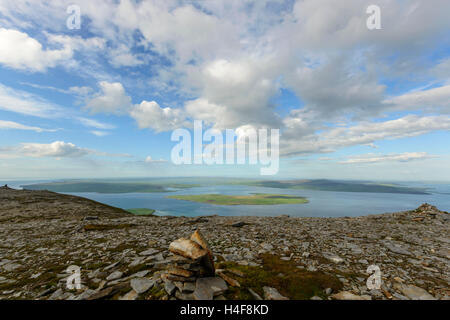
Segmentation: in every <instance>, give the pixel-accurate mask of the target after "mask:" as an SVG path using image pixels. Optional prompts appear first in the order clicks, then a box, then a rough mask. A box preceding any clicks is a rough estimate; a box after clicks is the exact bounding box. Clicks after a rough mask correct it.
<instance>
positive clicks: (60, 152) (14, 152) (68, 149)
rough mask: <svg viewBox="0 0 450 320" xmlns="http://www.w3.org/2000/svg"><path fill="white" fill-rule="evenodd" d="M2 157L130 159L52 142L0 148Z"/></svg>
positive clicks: (116, 154) (62, 142)
mask: <svg viewBox="0 0 450 320" xmlns="http://www.w3.org/2000/svg"><path fill="white" fill-rule="evenodd" d="M0 152H2V154H1V155H2V156H3V157H8V158H19V157H31V158H46V157H49V158H57V159H62V158H82V157H85V156H88V155H92V156H101V157H130V155H129V154H124V153H108V152H103V151H98V150H93V149H87V148H82V147H79V146H77V145H75V144H73V143H70V142H64V141H54V142H51V143H31V142H24V143H21V144H20V145H19V146H13V147H4V148H0Z"/></svg>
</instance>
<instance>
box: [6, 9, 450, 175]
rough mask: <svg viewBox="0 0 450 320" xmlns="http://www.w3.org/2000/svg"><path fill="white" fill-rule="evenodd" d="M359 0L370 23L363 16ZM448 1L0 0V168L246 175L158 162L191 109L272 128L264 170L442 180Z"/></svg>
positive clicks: (448, 96) (449, 165)
mask: <svg viewBox="0 0 450 320" xmlns="http://www.w3.org/2000/svg"><path fill="white" fill-rule="evenodd" d="M74 5H75V7H74ZM369 5H376V6H378V7H379V8H380V12H379V13H380V15H379V18H380V20H379V21H380V27H381V28H376V29H369V28H368V27H367V20H368V19H369V18H371V16H372V14H371V13H370V12H369V13H367V11H366V10H367V8H368V6H369ZM78 10H79V11H78ZM78 12H79V19H78V15H77V14H78ZM449 12H450V2H449V1H447V0H434V1H420V0H417V1H414V0H398V1H393V0H392V1H387V0H370V1H365V0H346V1H334V0H303V1H293V0H286V1H282V0H272V1H265V0H258V1H248V0H227V1H225V0H222V1H217V0H199V1H172V0H169V1H167V0H165V1H136V0H135V1H132V0H121V1H119V0H116V1H111V0H96V1H90V0H79V1H73V0H72V1H63V0H61V1H38V0H36V1H22V0H17V1H9V0H0V179H62V178H107V177H162V176H170V177H174V176H214V177H217V176H228V177H259V176H260V167H261V165H259V164H256V165H254V164H244V165H238V164H225V165H220V164H213V165H206V164H191V165H188V164H181V165H176V164H174V163H173V162H172V161H171V151H172V149H173V147H174V146H175V145H176V144H177V142H174V141H171V135H172V133H173V131H174V130H176V129H180V128H186V129H188V130H191V131H192V128H193V123H194V121H195V120H201V121H202V122H203V125H204V127H205V129H207V128H211V129H213V130H215V132H223V130H225V129H232V130H235V132H236V133H237V135H238V136H239V133H240V132H246V130H250V129H255V130H259V129H279V130H280V141H279V153H280V163H279V170H278V173H277V174H276V175H274V176H271V177H270V178H283V179H285V178H329V179H352V180H383V181H410V180H412V181H425V180H426V181H450V148H449V146H450V144H449V141H450V132H449V131H450V19H448V13H449ZM78 22H79V25H78V24H77V23H78Z"/></svg>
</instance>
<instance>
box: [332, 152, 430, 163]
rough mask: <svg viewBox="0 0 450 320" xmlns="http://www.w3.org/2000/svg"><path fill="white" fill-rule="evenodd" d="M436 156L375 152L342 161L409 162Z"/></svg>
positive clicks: (416, 153)
mask: <svg viewBox="0 0 450 320" xmlns="http://www.w3.org/2000/svg"><path fill="white" fill-rule="evenodd" d="M430 158H434V156H431V155H429V154H428V153H426V152H405V153H399V154H384V155H383V154H373V153H369V154H366V155H361V156H355V157H351V158H349V159H347V160H345V161H340V162H339V163H342V164H356V163H380V162H408V161H414V160H423V159H430Z"/></svg>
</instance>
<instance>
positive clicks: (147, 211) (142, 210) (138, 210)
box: [127, 208, 155, 216]
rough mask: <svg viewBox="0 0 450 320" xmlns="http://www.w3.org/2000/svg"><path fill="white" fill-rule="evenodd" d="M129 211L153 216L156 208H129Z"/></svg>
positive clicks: (138, 214) (139, 214)
mask: <svg viewBox="0 0 450 320" xmlns="http://www.w3.org/2000/svg"><path fill="white" fill-rule="evenodd" d="M127 211H128V212H131V213H132V214H135V215H137V216H152V215H153V214H154V213H155V210H153V209H147V208H136V209H127Z"/></svg>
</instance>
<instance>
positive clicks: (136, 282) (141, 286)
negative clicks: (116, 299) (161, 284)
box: [130, 278, 155, 294]
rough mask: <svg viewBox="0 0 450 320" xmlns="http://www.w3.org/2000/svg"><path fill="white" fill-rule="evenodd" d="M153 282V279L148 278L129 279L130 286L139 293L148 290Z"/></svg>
mask: <svg viewBox="0 0 450 320" xmlns="http://www.w3.org/2000/svg"><path fill="white" fill-rule="evenodd" d="M154 284H155V281H154V280H150V279H147V278H135V279H131V281H130V286H131V288H133V289H134V291H136V292H137V294H141V293H144V292H146V291H147V290H149V289H150V288H151V287H153V285H154Z"/></svg>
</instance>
